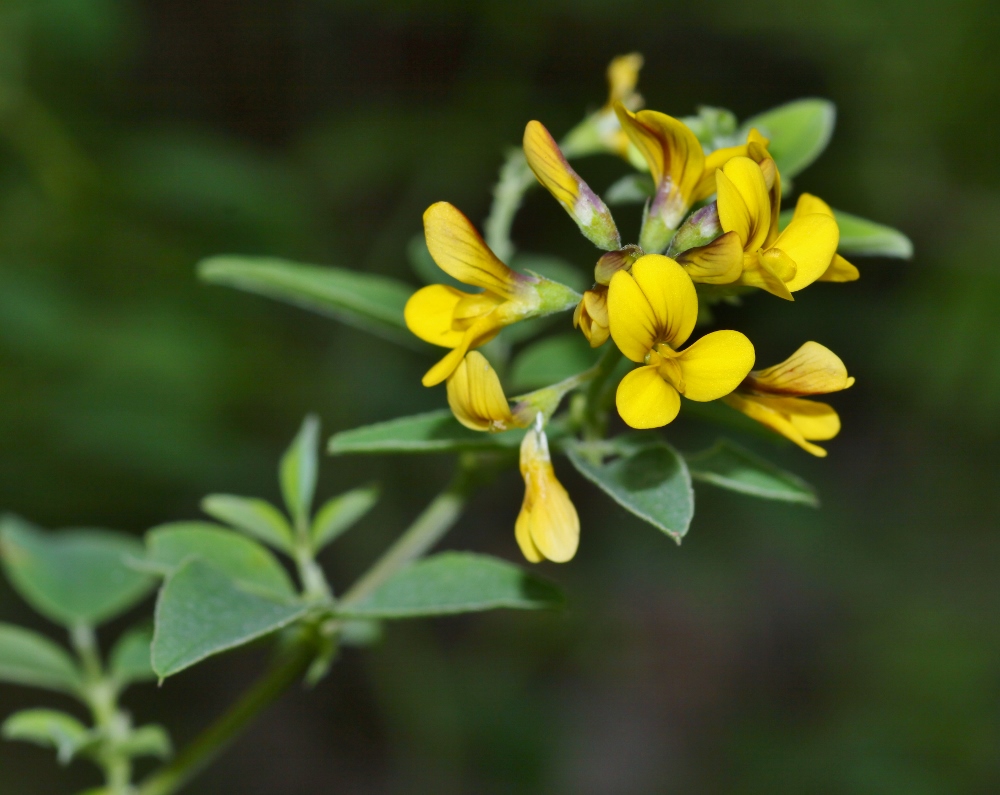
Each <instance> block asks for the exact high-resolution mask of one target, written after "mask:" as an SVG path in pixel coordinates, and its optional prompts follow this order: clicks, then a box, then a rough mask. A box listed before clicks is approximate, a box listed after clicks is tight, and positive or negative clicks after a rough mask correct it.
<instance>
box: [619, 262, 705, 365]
mask: <svg viewBox="0 0 1000 795" xmlns="http://www.w3.org/2000/svg"><path fill="white" fill-rule="evenodd" d="M632 277H633V278H634V279H635V282H636V284H638V285H639V289H640V290H642V293H643V295H645V296H646V301H647V302H648V303H649V307H650V309H652V311H653V317H654V328H655V334H654V338H655V341H656V342H665V343H667V345H669V346H671V347H672V348H676V347H677V346H679V345H683V344H684V342H685V340H687V338H688V337H690V336H691V332H692V331H694V324H695V323H696V322H697V320H698V293H697V291H696V290H695V287H694V282H692V281H691V277H690V276H688V275H687V273H685V272H684V269H683V268H682V267H681V266H680V265H678V264H677V262H676V261H675V260H672V259H670V257H665V256H663V255H662V254H647V255H646V256H644V257H640V258H639V259H637V260H636V261H635V263H634V264H633V265H632ZM616 278H617V277H616ZM612 283H613V282H612ZM612 335H614V332H613V331H612ZM647 350H648V349H647ZM627 355H628V354H626V356H627ZM629 358H631V357H629ZM633 361H638V360H633Z"/></svg>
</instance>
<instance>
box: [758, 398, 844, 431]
mask: <svg viewBox="0 0 1000 795" xmlns="http://www.w3.org/2000/svg"><path fill="white" fill-rule="evenodd" d="M746 397H747V398H748V399H749V400H752V401H754V402H756V403H757V404H758V405H761V406H763V407H764V408H766V409H768V410H770V411H774V412H777V413H778V414H781V416H782V417H784V418H785V419H786V420H787V421H788V422H790V423H791V424H792V426H793V427H794V428H795V430H796V431H797V432H798V433H800V434H801V435H802V438H803V439H810V440H814V441H820V442H822V441H826V440H827V439H832V438H833V437H834V436H836V435H837V434H838V433H840V417H839V416H838V415H837V412H836V411H835V410H834V408H833V406H830V405H828V404H826V403H820V402H819V401H818V400H804V399H803V398H797V397H769V396H767V395H747V396H746Z"/></svg>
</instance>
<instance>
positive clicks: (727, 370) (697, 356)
mask: <svg viewBox="0 0 1000 795" xmlns="http://www.w3.org/2000/svg"><path fill="white" fill-rule="evenodd" d="M676 361H677V363H678V364H679V365H680V369H681V375H682V377H683V379H684V388H683V389H682V390H681V391H682V392H683V394H684V397H686V398H689V399H691V400H697V401H701V402H705V401H709V400H717V399H719V398H720V397H723V396H724V395H728V394H729V393H730V392H732V391H733V390H734V389H736V387H738V386H739V385H740V383H741V382H742V381H743V379H744V378H746V377H747V373H749V372H750V369H751V368H752V367H753V362H754V349H753V344H752V343H751V342H750V340H748V339H747V338H746V336H745V335H743V334H741V333H740V332H738V331H713V332H712V333H711V334H706V335H705V336H704V337H702V338H701V339H699V340H697V341H696V342H694V343H692V344H691V345H690V346H689V347H687V348H685V349H684V350H683V351H681V352H680V354H678V356H677V360H676Z"/></svg>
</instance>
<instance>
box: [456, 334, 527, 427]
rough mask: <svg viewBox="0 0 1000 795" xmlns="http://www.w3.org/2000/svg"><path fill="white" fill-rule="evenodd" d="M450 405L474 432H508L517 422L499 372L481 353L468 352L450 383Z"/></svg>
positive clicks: (459, 418) (463, 423)
mask: <svg viewBox="0 0 1000 795" xmlns="http://www.w3.org/2000/svg"><path fill="white" fill-rule="evenodd" d="M447 390H448V405H449V406H451V411H452V413H453V414H454V415H455V419H457V420H458V421H459V422H460V423H462V425H464V426H465V427H466V428H471V429H472V430H474V431H492V432H496V431H506V430H507V429H508V428H511V427H513V426H514V425H515V424H516V423H515V422H514V417H513V415H512V414H511V411H510V406H509V405H508V403H507V398H506V396H505V395H504V393H503V387H502V386H500V379H499V377H498V376H497V374H496V371H495V370H494V369H493V368H492V367H491V366H490V363H489V362H488V361H486V357H485V356H483V355H482V354H481V353H479V351H469V353H467V354H466V355H465V358H464V359H462V361H461V362H460V363H459V365H458V367H456V368H455V372H453V373H452V374H451V375H450V376H448V383H447Z"/></svg>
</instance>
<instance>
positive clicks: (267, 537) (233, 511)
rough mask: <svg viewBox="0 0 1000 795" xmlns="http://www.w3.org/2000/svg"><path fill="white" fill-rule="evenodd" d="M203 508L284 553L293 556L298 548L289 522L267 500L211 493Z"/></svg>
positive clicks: (202, 502)
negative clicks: (292, 553)
mask: <svg viewBox="0 0 1000 795" xmlns="http://www.w3.org/2000/svg"><path fill="white" fill-rule="evenodd" d="M201 509H202V510H203V511H204V512H205V513H207V514H208V515H209V516H211V517H212V518H213V519H218V520H219V521H220V522H225V523H226V524H228V525H230V526H231V527H234V528H236V529H237V530H242V531H243V532H244V533H247V534H248V535H252V536H254V537H255V538H257V539H260V540H261V541H263V542H264V543H265V544H269V545H270V546H272V547H274V548H275V549H279V550H281V551H282V552H288V553H291V552H293V550H294V549H295V540H294V537H293V533H292V528H291V527H290V526H289V524H288V520H287V519H285V517H284V516H283V515H282V513H281V511H279V510H278V509H277V508H275V507H274V506H273V505H271V503H269V502H268V501H267V500H261V499H257V498H255V497H238V496H236V495H235V494H210V495H209V496H207V497H205V499H203V500H202V501H201Z"/></svg>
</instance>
